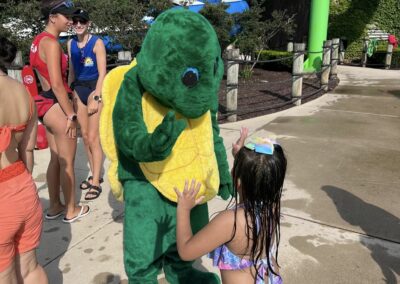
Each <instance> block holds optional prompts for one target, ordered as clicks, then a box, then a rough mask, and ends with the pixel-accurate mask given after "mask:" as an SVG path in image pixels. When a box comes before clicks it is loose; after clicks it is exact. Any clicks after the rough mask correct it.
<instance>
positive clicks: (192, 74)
mask: <svg viewBox="0 0 400 284" xmlns="http://www.w3.org/2000/svg"><path fill="white" fill-rule="evenodd" d="M199 77H200V76H199V70H197V68H194V67H189V68H187V69H186V70H185V72H183V75H182V83H183V84H184V85H185V86H186V87H189V88H193V87H194V86H196V84H197V83H198V82H199Z"/></svg>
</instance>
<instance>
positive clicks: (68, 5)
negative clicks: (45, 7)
mask: <svg viewBox="0 0 400 284" xmlns="http://www.w3.org/2000/svg"><path fill="white" fill-rule="evenodd" d="M61 7H65V8H72V7H74V3H73V2H72V1H71V0H67V1H64V2H61V3H60V4H58V5H57V6H54V7H53V8H52V9H51V10H50V14H52V12H53V11H55V10H56V9H58V8H61Z"/></svg>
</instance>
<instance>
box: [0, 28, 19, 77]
mask: <svg viewBox="0 0 400 284" xmlns="http://www.w3.org/2000/svg"><path fill="white" fill-rule="evenodd" d="M16 55H17V47H16V46H15V45H14V44H13V43H12V42H11V41H9V40H8V39H7V38H5V37H2V36H1V37H0V68H1V70H2V71H3V72H7V67H9V66H10V65H11V63H12V62H13V61H14V59H15V56H16Z"/></svg>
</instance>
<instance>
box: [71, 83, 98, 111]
mask: <svg viewBox="0 0 400 284" xmlns="http://www.w3.org/2000/svg"><path fill="white" fill-rule="evenodd" d="M96 84H97V79H95V80H90V81H75V82H73V83H72V85H71V88H72V89H73V90H74V91H75V92H76V94H77V95H78V97H79V99H80V100H81V102H82V103H83V104H84V105H86V106H87V103H88V99H89V96H90V94H91V93H93V92H94V90H96Z"/></svg>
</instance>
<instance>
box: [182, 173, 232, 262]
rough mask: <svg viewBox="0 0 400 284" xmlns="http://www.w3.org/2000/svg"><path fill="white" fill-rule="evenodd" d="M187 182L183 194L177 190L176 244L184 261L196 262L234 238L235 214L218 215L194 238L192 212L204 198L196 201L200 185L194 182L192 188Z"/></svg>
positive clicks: (230, 212)
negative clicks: (195, 260)
mask: <svg viewBox="0 0 400 284" xmlns="http://www.w3.org/2000/svg"><path fill="white" fill-rule="evenodd" d="M188 186H189V184H188V181H185V187H184V190H183V192H180V191H179V190H178V189H177V188H175V192H176V194H177V195H178V207H177V212H176V215H177V216H176V219H177V223H176V243H177V248H178V253H179V255H180V257H181V258H182V260H186V261H189V260H194V259H196V258H199V257H201V256H203V255H205V254H206V253H208V252H210V251H212V250H213V249H215V248H217V247H218V246H220V245H222V244H224V243H226V242H228V241H229V240H230V239H231V238H232V233H233V222H234V215H233V214H234V212H233V211H231V210H229V211H224V212H222V213H220V214H218V215H217V216H216V217H215V218H214V219H213V220H212V221H211V222H210V223H209V224H207V226H205V227H204V228H203V229H202V230H201V231H200V232H198V233H197V234H196V235H194V236H193V233H192V229H191V225H190V210H191V209H192V208H193V207H194V206H196V205H198V204H199V203H200V202H201V201H202V200H203V197H200V198H198V199H196V195H197V193H198V192H199V189H200V186H201V184H200V183H196V180H192V182H191V184H190V188H188Z"/></svg>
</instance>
